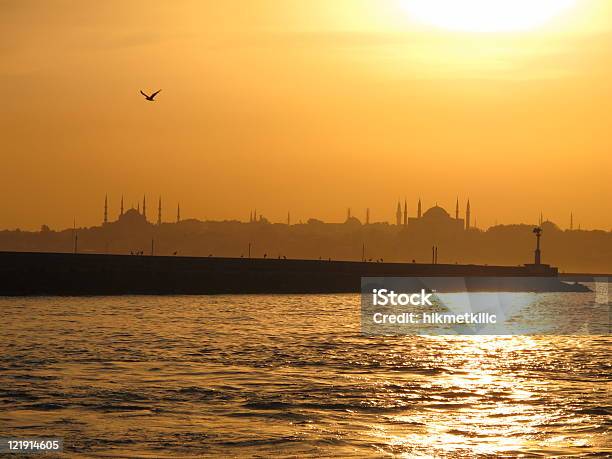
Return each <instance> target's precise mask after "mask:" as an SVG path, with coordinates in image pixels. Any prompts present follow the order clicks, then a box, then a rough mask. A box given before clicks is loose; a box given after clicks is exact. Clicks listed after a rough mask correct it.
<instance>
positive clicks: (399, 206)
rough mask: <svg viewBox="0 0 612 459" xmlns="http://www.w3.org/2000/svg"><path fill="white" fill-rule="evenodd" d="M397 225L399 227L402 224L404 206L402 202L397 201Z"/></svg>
mask: <svg viewBox="0 0 612 459" xmlns="http://www.w3.org/2000/svg"><path fill="white" fill-rule="evenodd" d="M395 223H397V226H400V225H401V224H402V204H401V203H400V201H397V210H396V211H395Z"/></svg>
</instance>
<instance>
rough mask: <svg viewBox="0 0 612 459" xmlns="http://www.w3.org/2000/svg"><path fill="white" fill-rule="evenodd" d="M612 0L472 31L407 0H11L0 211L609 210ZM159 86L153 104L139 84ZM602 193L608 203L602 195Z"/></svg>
mask: <svg viewBox="0 0 612 459" xmlns="http://www.w3.org/2000/svg"><path fill="white" fill-rule="evenodd" d="M610 18H612V3H610V2H604V1H597V0H578V1H577V2H576V5H575V6H573V7H572V8H570V9H568V10H567V11H565V12H564V13H563V14H561V15H559V16H558V17H556V18H555V19H553V20H550V21H548V22H547V23H546V24H544V25H542V26H539V27H536V28H533V29H529V30H523V31H513V32H503V33H502V32H498V33H474V32H465V31H464V32H457V31H450V30H445V29H440V28H436V27H433V26H430V25H427V24H424V23H421V22H417V21H416V20H415V18H413V17H411V16H410V15H409V13H408V12H407V11H406V9H404V8H403V7H402V2H401V0H384V1H375V0H338V1H336V2H333V3H332V2H325V1H323V0H311V1H309V2H304V1H298V0H283V1H281V0H261V1H258V2H247V1H240V0H228V1H226V2H216V1H195V0H186V1H182V2H164V1H147V2H144V1H121V2H120V1H108V2H102V3H100V2H93V1H82V2H78V3H74V2H68V1H49V2H44V3H43V2H35V1H30V0H24V1H19V2H12V1H0V24H1V27H0V43H2V44H0V84H1V85H2V88H3V89H4V93H3V96H2V98H3V100H2V109H1V110H0V125H1V126H2V128H1V132H2V140H3V142H2V152H3V154H2V159H3V174H2V180H1V181H0V206H1V208H2V214H3V217H2V220H1V223H0V229H10V228H16V227H20V228H22V229H38V228H40V226H41V225H42V224H47V225H49V226H50V227H52V228H55V229H59V228H66V227H71V226H72V222H73V218H75V217H76V218H77V223H78V225H81V226H92V225H97V224H99V223H100V222H101V220H102V211H103V202H104V196H105V194H108V196H109V210H110V216H111V218H112V219H114V218H115V216H116V214H117V212H118V210H119V200H120V197H121V195H123V196H124V197H125V205H126V208H129V207H130V206H131V204H132V203H134V204H136V203H137V201H138V200H142V196H143V194H146V195H147V200H148V202H149V215H150V216H149V218H150V220H154V216H156V209H157V198H158V196H159V195H161V196H162V197H163V199H164V203H165V204H164V208H165V210H164V213H165V215H166V217H165V219H166V220H168V221H172V220H173V218H174V215H175V213H176V203H177V202H180V203H181V213H182V216H183V218H191V217H194V218H200V219H204V218H208V219H215V220H222V219H241V220H245V219H247V217H248V214H249V212H250V211H251V210H253V209H255V208H256V209H257V210H258V211H259V212H261V213H262V214H263V215H265V216H266V217H267V218H268V219H270V220H271V221H279V222H283V221H285V220H286V215H287V211H291V213H292V221H294V222H297V221H299V220H303V221H306V220H307V219H308V218H311V217H313V218H319V219H322V220H326V221H341V220H343V219H344V217H345V215H346V209H347V208H348V207H351V208H352V210H353V214H354V215H356V216H357V217H359V218H360V219H362V220H363V216H364V214H365V209H366V208H368V207H369V208H371V209H372V221H390V222H392V221H393V216H394V210H395V207H394V206H395V205H396V204H397V200H398V198H400V199H401V200H402V203H403V200H404V198H405V197H406V198H407V200H408V205H409V213H410V214H411V215H413V214H415V213H416V202H417V200H418V198H419V197H421V198H422V199H423V205H424V208H425V209H426V208H429V207H431V206H433V205H434V204H435V203H436V202H437V203H438V204H439V205H441V206H443V207H444V208H446V209H447V210H448V211H449V212H450V213H451V214H452V213H454V204H455V199H456V197H457V196H459V199H460V203H461V212H462V214H463V212H465V202H466V200H467V199H468V198H469V199H470V200H471V203H472V209H473V214H474V216H475V218H476V220H477V222H478V226H479V227H485V228H486V227H488V226H491V225H493V224H494V223H495V222H496V221H497V222H498V223H507V224H509V223H531V222H536V221H537V219H538V216H539V214H540V212H541V211H542V212H543V213H544V217H545V218H546V219H549V220H551V221H553V222H555V223H557V224H558V225H559V226H561V227H562V228H566V227H568V226H569V216H570V212H573V213H574V226H575V227H577V226H578V224H580V225H581V226H582V228H583V229H585V228H586V229H594V228H597V229H604V230H606V231H609V230H610V228H612V212H610V205H609V202H611V201H612V181H611V180H610V170H612V155H611V142H610V134H609V127H610V126H612V98H611V97H610V96H611V95H612V78H611V77H612V61H611V60H610V59H609V56H610V55H612V20H611V19H610ZM160 88H161V89H163V91H162V92H161V93H160V94H159V96H158V97H157V98H156V101H155V102H154V103H149V102H146V101H145V100H144V99H143V97H142V96H141V95H140V94H139V91H140V90H143V91H144V92H146V93H150V92H153V91H156V90H158V89H160ZM607 203H608V204H607Z"/></svg>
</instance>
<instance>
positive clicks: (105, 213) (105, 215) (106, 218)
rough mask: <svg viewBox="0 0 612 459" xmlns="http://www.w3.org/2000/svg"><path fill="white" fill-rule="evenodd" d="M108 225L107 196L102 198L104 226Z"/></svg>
mask: <svg viewBox="0 0 612 459" xmlns="http://www.w3.org/2000/svg"><path fill="white" fill-rule="evenodd" d="M107 223H108V195H105V196H104V224H105V225H106V224H107Z"/></svg>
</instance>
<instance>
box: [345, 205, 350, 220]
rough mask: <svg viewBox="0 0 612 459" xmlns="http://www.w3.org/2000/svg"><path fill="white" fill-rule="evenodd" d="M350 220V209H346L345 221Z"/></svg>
mask: <svg viewBox="0 0 612 459" xmlns="http://www.w3.org/2000/svg"><path fill="white" fill-rule="evenodd" d="M350 219H351V208H350V207H349V208H348V212H347V214H346V220H347V221H348V220H350Z"/></svg>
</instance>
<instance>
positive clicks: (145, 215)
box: [142, 195, 147, 220]
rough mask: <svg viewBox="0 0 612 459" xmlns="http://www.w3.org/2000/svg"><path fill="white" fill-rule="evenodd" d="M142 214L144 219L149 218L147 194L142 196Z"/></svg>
mask: <svg viewBox="0 0 612 459" xmlns="http://www.w3.org/2000/svg"><path fill="white" fill-rule="evenodd" d="M142 216H143V217H144V219H145V220H146V219H147V196H146V195H145V196H143V198H142Z"/></svg>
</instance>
